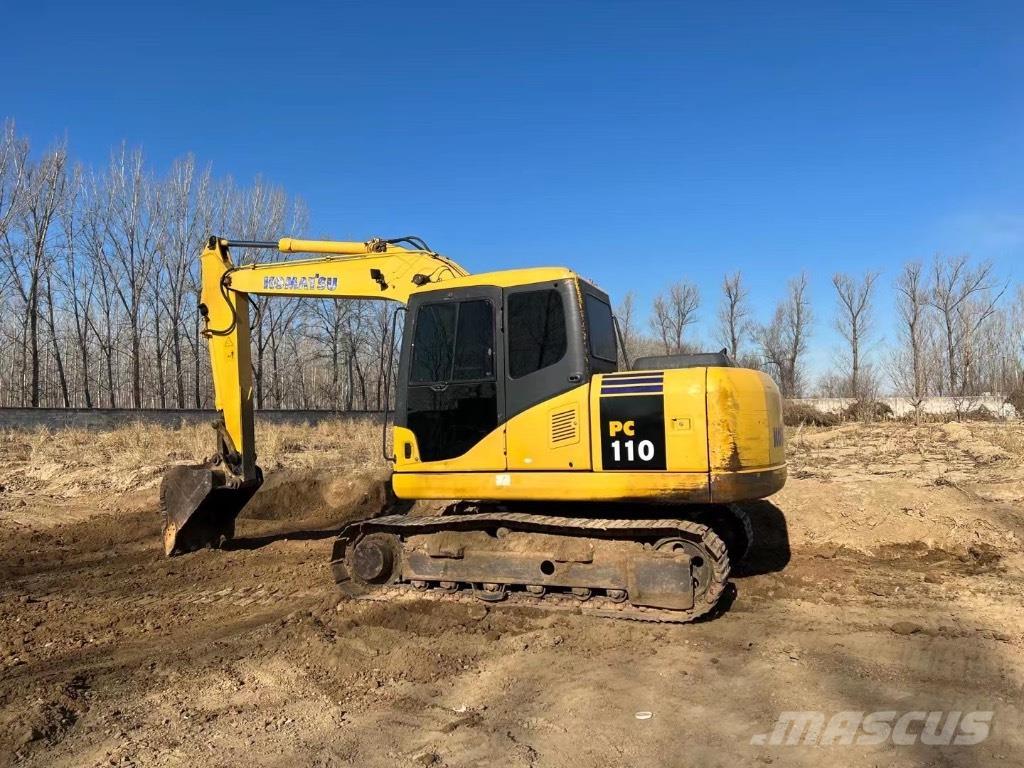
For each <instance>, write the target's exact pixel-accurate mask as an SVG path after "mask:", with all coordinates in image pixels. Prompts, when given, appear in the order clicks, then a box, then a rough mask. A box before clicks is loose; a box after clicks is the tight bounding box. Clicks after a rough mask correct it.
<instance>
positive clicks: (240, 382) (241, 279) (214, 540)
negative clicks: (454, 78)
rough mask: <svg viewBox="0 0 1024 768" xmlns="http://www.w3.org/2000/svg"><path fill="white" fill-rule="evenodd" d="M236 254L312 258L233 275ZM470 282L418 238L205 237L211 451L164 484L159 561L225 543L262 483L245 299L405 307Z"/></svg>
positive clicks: (242, 268)
mask: <svg viewBox="0 0 1024 768" xmlns="http://www.w3.org/2000/svg"><path fill="white" fill-rule="evenodd" d="M403 244H405V245H409V246H411V247H405V245H403ZM233 247H234V248H239V249H242V248H244V249H276V250H278V251H280V252H281V253H308V254H318V255H317V256H316V257H314V258H307V259H295V260H287V261H278V262H253V263H249V264H240V265H236V264H234V263H233V262H232V260H231V254H230V249H231V248H233ZM466 274H467V272H466V270H464V269H463V268H462V267H460V266H459V265H458V264H456V263H455V262H453V261H451V260H450V259H447V258H445V257H443V256H441V255H439V254H437V253H434V252H433V251H431V250H430V249H429V248H428V247H427V246H426V244H425V243H423V241H422V240H419V239H418V238H414V237H406V238H397V239H393V240H382V239H373V240H368V241H366V242H343V241H328V240H298V239H294V238H284V239H282V240H280V241H277V242H262V241H230V240H225V239H222V238H217V237H211V238H210V239H209V241H208V242H207V244H206V248H205V249H204V250H203V253H202V256H201V257H200V280H201V295H200V304H199V313H200V315H201V316H202V318H203V324H204V328H203V335H204V336H205V337H206V338H207V339H208V340H209V345H210V362H211V367H212V371H213V387H214V397H215V407H216V410H217V412H218V418H217V421H216V422H215V424H214V428H215V429H216V432H217V451H216V453H215V455H214V456H213V457H212V458H210V459H208V460H207V461H206V462H205V463H203V464H200V465H192V466H177V467H173V468H172V469H171V470H170V471H169V472H168V473H167V474H166V475H165V476H164V480H163V484H162V485H161V506H162V508H163V515H164V551H165V553H166V554H168V555H171V554H176V553H178V552H186V551H190V550H193V549H198V548H200V547H203V546H211V545H217V544H219V543H220V542H221V541H222V540H224V539H230V538H231V537H232V536H233V535H234V524H235V518H236V517H237V515H238V513H239V512H240V511H241V510H242V508H243V507H244V506H245V504H246V503H248V501H249V499H250V498H251V497H252V495H253V494H254V493H255V492H256V490H257V489H258V488H259V486H260V484H261V483H262V482H263V475H262V473H261V471H260V468H259V467H258V466H257V464H256V445H255V424H254V414H253V407H254V389H253V380H252V360H251V355H250V346H249V344H250V340H249V331H250V325H249V323H250V317H249V304H250V298H249V297H250V296H255V295H262V296H293V297H311V298H329V299H352V298H356V299H381V300H388V301H396V302H400V303H403V304H404V303H406V302H407V301H408V300H409V296H410V295H411V294H412V292H413V291H415V290H416V289H417V288H420V287H422V286H425V285H428V284H430V283H437V282H441V281H443V280H445V279H451V278H454V277H462V276H465V275H466Z"/></svg>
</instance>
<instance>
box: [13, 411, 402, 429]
mask: <svg viewBox="0 0 1024 768" xmlns="http://www.w3.org/2000/svg"><path fill="white" fill-rule="evenodd" d="M383 416H384V415H383V414H382V413H379V412H377V411H352V412H342V411H257V412H256V422H257V423H260V422H262V423H265V424H267V423H269V424H303V423H307V424H316V423H317V422H320V421H323V420H324V419H338V418H344V419H369V420H372V421H377V422H380V420H381V419H382V418H383ZM214 417H215V412H214V411H207V410H197V409H194V408H193V409H182V410H132V409H130V408H0V429H33V428H36V427H47V428H49V429H60V428H61V427H78V428H83V429H111V428H112V427H116V426H118V425H121V424H130V423H134V422H142V423H144V424H160V425H163V426H168V427H176V426H178V425H180V424H182V423H185V424H207V423H210V422H212V421H213V420H214Z"/></svg>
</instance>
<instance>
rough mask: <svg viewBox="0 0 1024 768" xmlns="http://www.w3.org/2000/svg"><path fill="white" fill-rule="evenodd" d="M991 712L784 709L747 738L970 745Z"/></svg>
mask: <svg viewBox="0 0 1024 768" xmlns="http://www.w3.org/2000/svg"><path fill="white" fill-rule="evenodd" d="M992 715H993V713H992V712H989V711H976V712H959V711H949V712H944V711H931V712H925V711H922V710H912V711H910V712H898V711H896V710H882V711H878V712H856V711H845V712H836V713H835V714H834V715H832V716H831V717H828V718H826V714H825V713H824V712H814V711H811V710H808V711H805V712H783V713H781V714H780V715H779V719H778V720H777V721H776V722H775V728H774V729H773V730H772V732H771V733H759V734H756V735H755V736H753V737H752V738H751V739H750V743H751V744H753V745H755V746H765V745H768V746H773V747H778V746H797V745H802V746H821V747H824V746H831V745H840V746H841V745H852V744H857V745H877V744H885V743H887V742H889V743H892V744H896V745H897V746H909V745H912V744H924V745H926V746H937V747H946V746H949V745H951V744H953V745H957V746H970V745H973V744H980V743H981V742H983V741H984V740H985V739H987V738H988V734H989V727H990V726H991V723H992Z"/></svg>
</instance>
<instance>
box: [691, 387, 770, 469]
mask: <svg viewBox="0 0 1024 768" xmlns="http://www.w3.org/2000/svg"><path fill="white" fill-rule="evenodd" d="M707 386H708V395H707V399H708V430H709V432H708V434H709V440H708V453H709V455H710V458H711V468H712V471H715V470H728V471H740V470H748V469H759V468H764V467H771V466H776V465H780V464H784V463H785V446H784V444H783V436H782V403H781V398H780V397H779V391H778V388H777V387H776V386H775V382H773V381H772V379H771V377H770V376H768V375H766V374H764V373H762V372H760V371H753V370H748V369H745V368H708V385H707Z"/></svg>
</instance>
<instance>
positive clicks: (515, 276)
mask: <svg viewBox="0 0 1024 768" xmlns="http://www.w3.org/2000/svg"><path fill="white" fill-rule="evenodd" d="M569 277H576V273H575V272H573V271H572V270H571V269H566V268H565V267H530V268H528V269H506V270H502V271H500V272H482V273H480V274H478V275H468V276H466V277H452V278H451V279H445V280H444V281H443V282H442V283H429V284H427V285H425V286H423V287H422V288H420V289H419V291H414V293H417V292H422V291H436V290H438V289H439V288H465V287H474V288H475V287H476V286H478V285H492V286H496V287H498V288H515V287H516V286H520V285H530V284H532V283H543V282H546V281H549V280H550V281H552V282H554V281H555V280H565V279H566V278H569Z"/></svg>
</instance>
